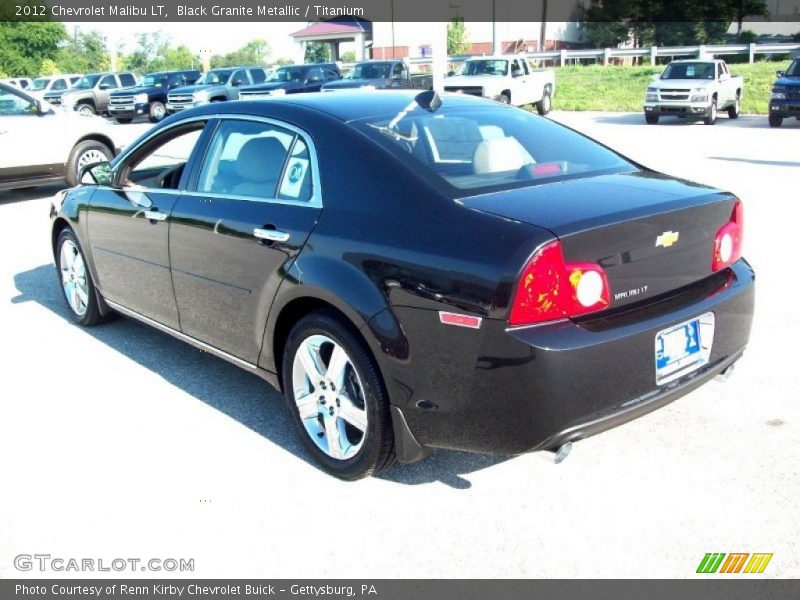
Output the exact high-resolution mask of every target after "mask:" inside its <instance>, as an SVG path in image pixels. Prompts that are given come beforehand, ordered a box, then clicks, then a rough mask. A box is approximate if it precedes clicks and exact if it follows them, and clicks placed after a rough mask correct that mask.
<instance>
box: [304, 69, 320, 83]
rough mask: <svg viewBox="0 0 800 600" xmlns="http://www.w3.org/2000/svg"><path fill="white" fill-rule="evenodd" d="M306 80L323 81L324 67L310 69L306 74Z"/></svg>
mask: <svg viewBox="0 0 800 600" xmlns="http://www.w3.org/2000/svg"><path fill="white" fill-rule="evenodd" d="M306 81H308V82H315V81H322V69H320V68H314V69H309V71H308V74H307V75H306Z"/></svg>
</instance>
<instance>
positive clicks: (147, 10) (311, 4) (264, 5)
mask: <svg viewBox="0 0 800 600" xmlns="http://www.w3.org/2000/svg"><path fill="white" fill-rule="evenodd" d="M730 1H731V2H733V1H734V0H730ZM633 4H636V3H633ZM590 5H591V3H588V2H581V1H580V0H285V1H284V0H0V20H5V21H14V20H17V21H40V20H55V21H64V22H69V21H99V22H101V21H131V22H137V21H150V22H158V21H162V22H167V21H169V22H184V21H185V22H200V21H214V22H237V21H238V22H241V21H297V22H303V21H306V22H308V21H326V20H337V19H339V20H342V21H352V20H353V19H363V20H365V21H383V22H389V21H393V22H442V21H449V20H451V19H454V18H461V19H464V20H465V21H469V22H478V21H486V22H491V21H501V22H540V21H548V22H564V21H578V20H583V21H586V20H596V21H620V20H631V19H632V20H635V19H640V20H643V21H648V22H678V21H730V20H731V16H730V14H731V13H730V11H728V13H726V14H724V15H723V14H721V13H719V12H718V11H717V10H715V9H714V7H713V6H708V4H707V3H704V2H702V1H700V2H693V3H677V2H674V1H672V0H670V1H667V0H653V1H652V3H651V4H648V3H645V9H646V10H644V11H642V12H641V13H640V12H637V13H636V14H626V11H627V12H630V11H631V8H630V6H632V3H629V2H623V1H622V0H606V2H605V3H604V4H603V5H602V7H601V8H597V7H596V6H595V8H594V9H593V10H591V11H589V12H588V13H585V12H584V7H585V6H590ZM641 10H642V7H641V3H638V5H637V11H641ZM757 12H759V13H761V14H749V15H747V14H745V15H742V18H743V20H744V21H746V22H750V21H765V20H766V21H796V22H798V25H799V26H800V0H780V1H776V0H764V4H763V6H762V8H761V9H760V10H758V11H757Z"/></svg>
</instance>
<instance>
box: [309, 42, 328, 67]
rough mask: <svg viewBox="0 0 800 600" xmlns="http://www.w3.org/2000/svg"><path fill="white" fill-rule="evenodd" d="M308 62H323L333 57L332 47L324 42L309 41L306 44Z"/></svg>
mask: <svg viewBox="0 0 800 600" xmlns="http://www.w3.org/2000/svg"><path fill="white" fill-rule="evenodd" d="M305 58H306V62H307V63H322V62H328V61H329V60H330V59H331V55H330V48H329V47H328V44H325V43H323V42H309V43H308V44H306V57H305Z"/></svg>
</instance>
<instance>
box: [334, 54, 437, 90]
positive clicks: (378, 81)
mask: <svg viewBox="0 0 800 600" xmlns="http://www.w3.org/2000/svg"><path fill="white" fill-rule="evenodd" d="M431 87H433V76H432V75H426V74H421V75H411V73H410V71H409V68H408V65H407V64H406V63H405V62H404V61H402V60H368V61H364V62H360V63H356V65H355V66H354V67H353V70H352V71H350V72H349V73H348V74H347V75H345V76H344V78H343V79H341V80H339V81H332V82H330V83H326V84H325V85H324V86H322V91H323V92H336V91H339V90H350V89H355V88H367V89H376V90H389V89H392V90H429V89H431Z"/></svg>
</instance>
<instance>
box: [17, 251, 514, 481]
mask: <svg viewBox="0 0 800 600" xmlns="http://www.w3.org/2000/svg"><path fill="white" fill-rule="evenodd" d="M14 283H15V285H16V288H17V290H18V291H19V295H18V296H16V297H14V298H13V299H12V300H11V302H12V303H13V304H21V303H24V302H36V303H37V304H39V305H41V306H43V307H44V308H46V309H48V310H50V311H51V312H53V313H55V314H56V315H58V316H59V317H61V318H63V319H64V320H65V321H67V322H68V323H69V324H70V325H71V324H72V320H71V318H70V314H69V311H68V309H67V307H66V305H65V304H64V301H63V298H62V296H61V290H60V288H59V287H58V283H57V280H56V273H55V268H54V267H53V265H49V264H48V265H41V266H39V267H36V268H34V269H31V270H29V271H24V272H22V273H17V274H16V275H15V276H14ZM83 331H85V332H86V334H88V335H91V336H92V337H94V338H95V339H97V340H100V341H101V342H103V343H104V344H106V345H108V346H109V347H111V348H113V349H114V350H116V351H117V352H119V353H121V354H123V355H125V356H127V357H128V358H130V359H131V360H133V361H135V362H137V363H138V364H140V365H142V366H143V367H146V368H148V369H150V370H151V371H153V372H155V373H157V374H159V375H160V376H161V377H163V378H164V379H166V380H167V381H169V382H170V383H171V384H173V385H175V386H176V387H179V388H180V389H182V390H183V391H185V392H187V393H189V394H191V395H192V396H194V397H195V398H197V399H198V400H201V401H202V402H205V403H206V404H208V405H209V406H211V407H213V408H215V409H217V410H218V411H220V412H222V413H224V414H225V415H227V416H229V417H231V418H233V419H236V420H237V421H238V422H240V423H241V424H242V425H244V426H245V427H247V428H249V429H251V430H252V431H255V432H256V433H258V434H259V435H261V436H263V437H265V438H267V439H268V440H270V441H271V442H273V443H275V444H277V445H278V446H280V447H281V448H283V449H284V450H287V451H288V452H291V453H292V454H294V455H295V456H298V457H300V458H302V459H303V460H304V461H306V462H307V463H308V464H309V465H312V466H315V465H314V463H313V461H312V460H311V458H310V457H309V455H308V454H307V453H306V451H305V448H304V447H303V445H302V444H301V442H300V440H299V439H298V437H297V435H296V433H295V430H294V426H293V424H292V422H291V421H290V419H289V415H288V414H287V411H286V407H285V404H284V400H283V397H282V396H281V395H280V394H279V393H278V392H277V391H275V390H274V389H273V388H272V387H271V386H270V385H269V384H268V383H266V382H265V381H263V380H261V379H260V378H259V377H257V376H256V375H253V374H252V373H247V372H246V371H243V370H242V369H239V368H237V367H235V366H233V365H231V364H229V363H228V362H226V361H224V360H222V359H219V358H217V357H215V356H213V355H211V354H208V353H207V352H203V351H201V350H198V349H196V348H194V347H193V346H190V345H189V344H186V343H184V342H181V341H179V340H177V339H175V338H173V337H172V336H169V335H167V334H166V333H162V332H161V331H158V330H157V329H154V328H152V327H148V326H147V325H144V324H141V323H139V322H137V321H135V320H133V319H127V318H118V319H115V320H113V321H111V322H110V323H108V324H106V325H102V326H99V327H93V328H87V329H84V330H83ZM507 458H508V457H496V456H483V455H476V454H468V453H463V452H451V451H440V452H437V453H436V454H434V455H433V456H431V457H429V458H428V459H426V460H424V461H422V462H419V463H416V464H413V465H397V466H395V467H394V468H393V469H391V470H389V471H388V472H386V473H384V474H383V475H381V476H380V477H381V479H384V480H386V481H391V482H394V483H400V484H407V485H418V484H423V483H431V482H436V481H439V482H442V483H444V484H446V485H449V486H451V487H453V488H456V489H468V488H470V487H471V486H472V484H471V483H470V482H469V481H467V480H466V479H464V478H463V477H461V476H460V474H467V473H472V472H474V471H478V470H480V469H484V468H486V467H490V466H492V465H494V464H497V463H499V462H502V461H504V460H507ZM320 476H325V475H322V474H321V475H320Z"/></svg>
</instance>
